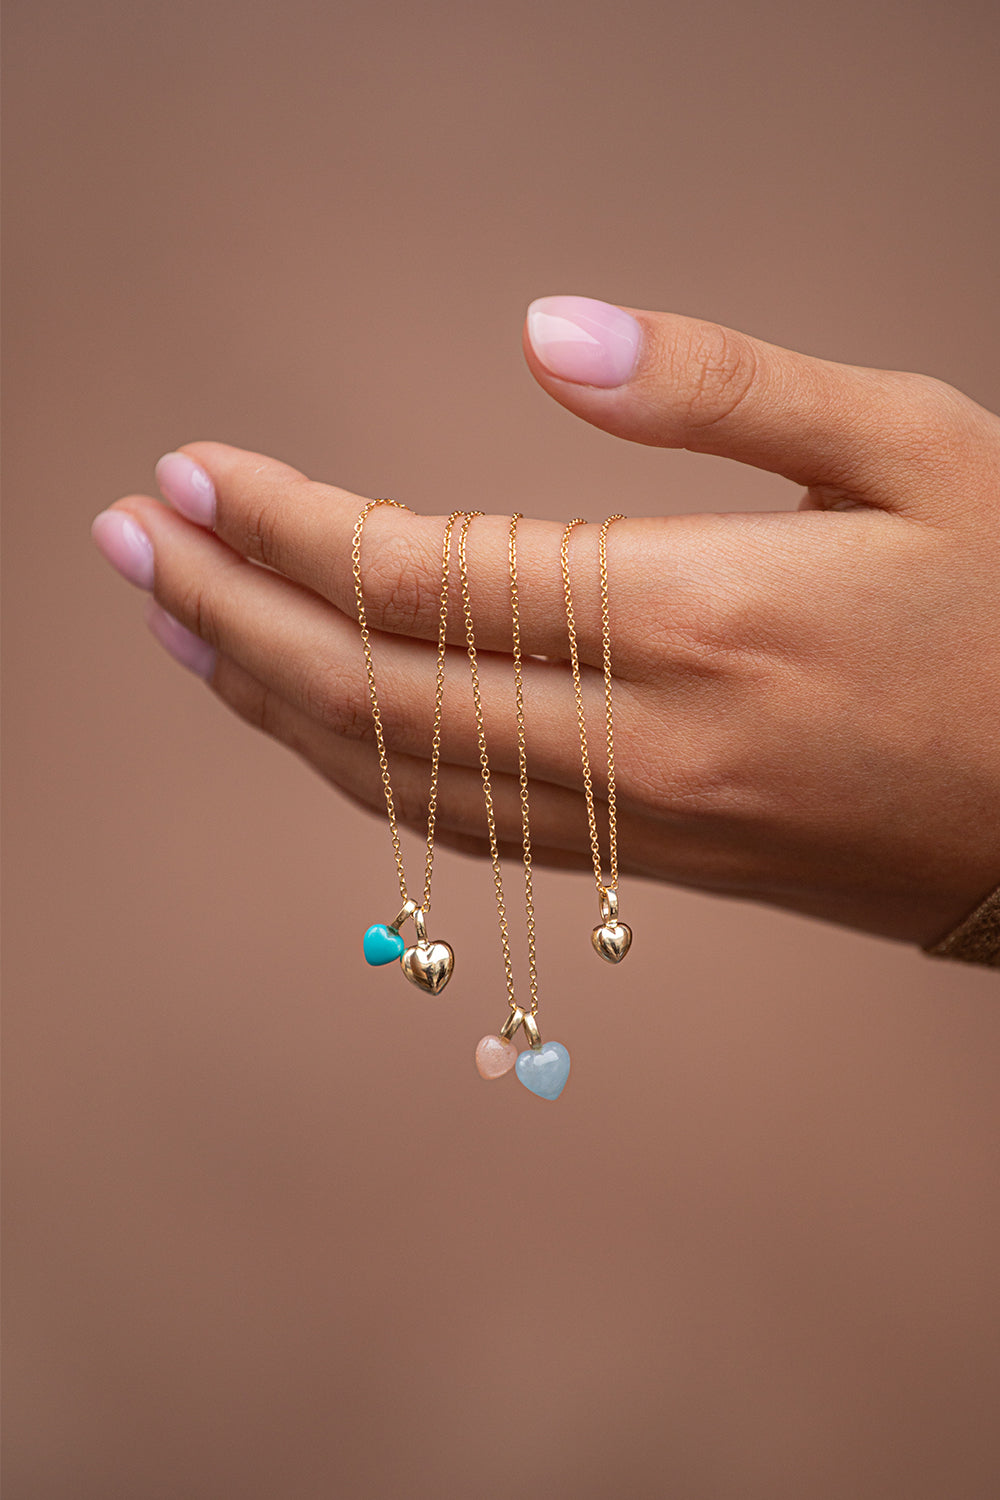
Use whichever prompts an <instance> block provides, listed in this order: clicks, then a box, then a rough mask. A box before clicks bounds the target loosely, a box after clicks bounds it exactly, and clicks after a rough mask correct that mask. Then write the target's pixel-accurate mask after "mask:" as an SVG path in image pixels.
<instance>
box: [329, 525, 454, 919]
mask: <svg viewBox="0 0 1000 1500" xmlns="http://www.w3.org/2000/svg"><path fill="white" fill-rule="evenodd" d="M379 505H392V506H394V507H395V508H396V509H397V510H406V509H407V508H408V507H407V506H405V505H403V504H401V502H400V501H399V500H388V499H382V500H369V501H368V503H367V505H366V506H365V507H364V509H363V510H362V511H361V514H360V515H359V516H358V519H357V521H356V522H355V523H354V539H353V542H352V545H351V567H352V572H353V574H354V594H355V599H356V601H357V608H358V625H359V627H360V630H361V644H362V647H363V648H364V653H365V673H366V675H367V678H368V696H369V699H370V700H371V709H372V722H373V724H374V726H375V743H376V745H377V746H378V763H379V773H380V775H381V778H382V791H383V792H384V794H385V810H386V813H387V815H388V818H389V835H390V837H391V839H392V852H393V857H394V858H395V861H396V874H397V875H398V877H399V894H400V896H401V897H402V900H403V902H404V904H405V903H406V902H407V901H408V900H409V896H408V894H407V889H406V872H405V870H404V869H403V849H402V845H401V844H400V840H399V827H398V824H397V822H396V805H395V802H394V800H393V795H392V782H391V780H390V778H389V758H388V756H387V754H386V749H385V733H384V730H383V728H382V714H381V711H380V709H379V704H378V693H377V692H376V689H375V663H374V661H373V659H372V645H371V637H370V635H369V631H368V618H367V615H366V613H365V594H364V586H363V583H362V578H361V537H362V533H363V531H364V526H365V521H366V520H367V519H368V516H369V515H370V513H371V512H372V511H373V510H375V508H376V507H377V506H379ZM462 515H464V512H463V511H460V510H457V511H455V512H454V513H453V514H452V515H450V516H449V517H448V520H447V522H446V523H445V529H444V540H443V542H442V549H441V613H440V624H439V627H438V650H437V677H436V680H435V685H434V727H433V732H432V738H431V785H430V793H429V796H428V801H427V855H426V859H425V863H424V892H423V901H422V907H423V911H424V912H425V913H426V912H428V911H429V910H430V901H431V877H432V875H433V872H434V824H435V819H436V817H437V791H438V773H439V771H440V767H441V719H442V709H443V704H444V677H445V656H446V636H447V631H448V582H449V563H450V557H451V533H452V530H453V528H454V525H455V522H456V521H457V520H458V518H459V517H460V516H462Z"/></svg>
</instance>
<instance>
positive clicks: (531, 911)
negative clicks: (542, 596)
mask: <svg viewBox="0 0 1000 1500" xmlns="http://www.w3.org/2000/svg"><path fill="white" fill-rule="evenodd" d="M481 514H482V512H481V511H472V512H471V513H468V514H466V516H465V519H464V520H463V522H462V527H461V530H460V531H459V534H458V571H459V579H460V582H461V591H462V609H463V613H464V616H465V637H466V642H467V645H468V653H469V667H470V671H471V675H472V702H473V707H474V710H475V716H476V737H477V740H478V743H479V767H480V771H481V774H482V782H483V797H484V800H485V802H486V825H487V829H488V832H489V844H490V863H491V864H492V866H493V886H494V890H495V892H496V902H497V917H498V920H499V924H500V946H501V948H502V950H503V967H504V976H505V978H506V981H507V998H508V1000H509V1002H510V1008H511V1012H512V1013H514V1012H518V1011H519V1006H518V1003H517V995H516V992H515V988H514V968H513V964H512V962H511V955H510V929H509V926H508V923H507V906H506V902H505V901H504V893H503V872H502V870H501V866H500V847H499V843H498V840H497V825H496V814H495V811H494V807H493V785H492V779H491V775H490V761H489V755H488V753H487V748H486V727H485V723H484V718H483V698H482V692H481V690H480V685H479V660H478V654H477V652H476V633H475V627H474V624H473V619H472V597H471V593H470V590H469V564H468V555H467V539H468V534H469V527H470V526H471V524H472V522H473V521H474V520H475V518H476V516H477V515H481ZM520 519H521V517H520V515H513V516H511V520H510V538H509V543H508V557H509V561H510V607H511V621H512V645H511V654H512V657H513V663H514V705H515V719H516V725H517V764H518V781H519V785H520V798H521V848H522V857H523V863H524V905H525V921H526V926H527V934H528V988H529V991H530V994H531V1011H530V1013H531V1015H532V1016H534V1015H537V1013H538V975H537V970H536V962H535V903H534V894H533V891H532V878H531V830H530V817H529V808H528V766H527V755H526V749H525V721H524V679H523V674H522V667H521V614H520V601H519V597H518V589H517V523H518V521H519V520H520Z"/></svg>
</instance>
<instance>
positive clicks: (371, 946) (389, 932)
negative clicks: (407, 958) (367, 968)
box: [361, 922, 406, 968]
mask: <svg viewBox="0 0 1000 1500" xmlns="http://www.w3.org/2000/svg"><path fill="white" fill-rule="evenodd" d="M361 946H362V949H363V951H364V955H365V962H366V963H369V964H371V965H372V967H373V968H377V967H378V966H379V965H380V964H391V963H392V962H393V960H394V959H397V958H402V956H403V950H404V949H405V947H406V944H405V943H404V941H403V939H402V938H401V937H400V935H399V933H398V932H397V931H396V929H395V927H387V926H386V925H385V923H384V922H376V923H375V924H374V925H373V926H372V927H369V929H368V931H367V932H366V933H365V935H364V939H363V941H362V944H361Z"/></svg>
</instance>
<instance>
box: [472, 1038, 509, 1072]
mask: <svg viewBox="0 0 1000 1500" xmlns="http://www.w3.org/2000/svg"><path fill="white" fill-rule="evenodd" d="M516 1062H517V1048H516V1047H515V1046H514V1043H513V1042H507V1041H504V1039H503V1037H502V1036H484V1037H483V1039H482V1041H481V1042H480V1043H479V1046H478V1047H477V1048H476V1067H477V1069H478V1070H479V1076H480V1078H502V1077H503V1075H504V1074H505V1073H509V1072H510V1070H511V1068H512V1067H513V1066H514V1064H515V1063H516Z"/></svg>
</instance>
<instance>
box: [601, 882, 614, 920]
mask: <svg viewBox="0 0 1000 1500" xmlns="http://www.w3.org/2000/svg"><path fill="white" fill-rule="evenodd" d="M601 919H602V920H603V921H605V922H607V924H608V926H609V927H615V926H617V924H618V892H617V891H615V890H610V891H609V890H608V888H607V887H606V886H604V887H602V889H601Z"/></svg>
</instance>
